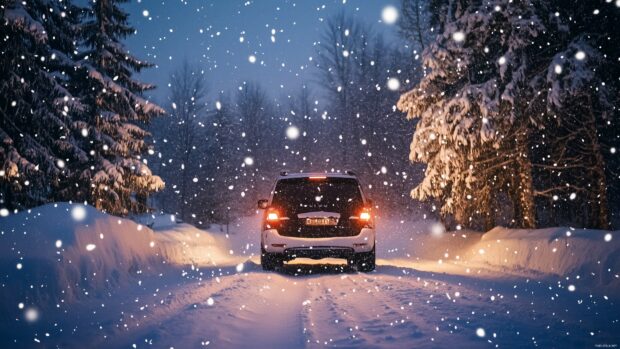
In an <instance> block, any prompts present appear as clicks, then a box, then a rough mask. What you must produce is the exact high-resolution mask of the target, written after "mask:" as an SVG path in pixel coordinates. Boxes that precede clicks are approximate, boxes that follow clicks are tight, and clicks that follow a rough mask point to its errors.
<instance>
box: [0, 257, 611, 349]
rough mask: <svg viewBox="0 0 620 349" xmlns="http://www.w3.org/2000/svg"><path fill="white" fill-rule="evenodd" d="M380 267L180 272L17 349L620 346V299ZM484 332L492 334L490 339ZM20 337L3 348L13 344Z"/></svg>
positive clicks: (90, 307)
mask: <svg viewBox="0 0 620 349" xmlns="http://www.w3.org/2000/svg"><path fill="white" fill-rule="evenodd" d="M379 264H380V265H379V266H378V268H377V271H376V272H375V273H371V274H360V273H356V272H354V271H352V270H346V269H345V270H343V268H344V266H339V265H334V264H293V265H288V266H285V269H284V270H282V271H281V272H279V273H266V272H263V271H262V270H261V269H260V266H259V265H257V264H256V263H254V262H252V261H248V262H246V263H245V264H244V270H243V271H242V272H238V271H237V270H236V268H235V267H228V268H205V269H202V270H194V271H192V272H190V273H189V274H186V275H185V276H184V277H181V276H180V275H181V274H180V273H179V274H173V275H168V276H167V275H163V276H161V277H153V278H149V279H147V280H145V281H143V282H142V283H141V285H140V286H133V287H130V288H129V289H122V290H118V292H115V294H111V295H109V296H107V297H105V299H103V300H97V301H91V302H86V303H78V304H76V305H75V306H73V307H71V308H69V309H70V310H68V311H67V312H60V313H57V314H54V315H52V316H51V318H50V317H48V318H45V317H44V318H42V320H46V321H40V322H39V323H38V324H39V325H38V326H36V328H35V327H33V325H29V326H30V331H18V332H21V333H24V334H25V336H24V337H21V338H17V340H18V342H17V343H14V344H18V343H19V345H20V346H22V347H23V345H24V344H26V345H36V346H44V347H55V346H56V345H58V346H60V347H81V346H83V345H84V343H89V344H90V345H91V346H94V347H106V348H131V347H132V346H133V345H135V346H136V347H138V348H144V347H155V348H171V347H174V348H195V347H202V346H206V347H214V348H320V347H326V346H327V347H339V348H379V347H381V348H413V347H416V348H420V347H429V348H430V347H439V346H441V347H470V348H476V347H480V348H485V347H493V346H495V345H498V346H499V347H533V346H537V345H538V346H540V347H544V348H548V347H576V348H586V347H594V346H595V345H596V344H612V345H613V344H618V338H619V337H618V336H619V335H618V334H619V333H620V324H619V323H618V317H619V316H620V315H618V309H619V308H618V306H617V303H616V301H615V300H604V299H603V298H601V297H598V296H594V295H593V296H590V295H588V294H581V293H579V292H570V293H569V292H567V291H565V290H563V291H559V290H557V288H555V287H554V285H553V284H547V283H545V282H534V281H528V280H527V279H522V278H502V277H501V276H500V275H494V274H492V273H486V274H485V273H481V274H479V275H477V276H475V277H474V276H463V275H454V274H443V273H441V274H435V273H433V272H428V271H419V270H417V269H413V268H405V267H399V266H397V265H394V264H390V262H389V261H385V260H384V261H380V263H379ZM200 273H202V281H200V280H199V278H200V277H201V276H200ZM121 294H122V297H120V296H117V295H121ZM128 295H129V296H128ZM43 316H46V315H45V314H43ZM54 324H56V325H54ZM57 324H63V325H62V326H59V325H57ZM5 329H6V328H5ZM478 329H483V330H484V337H483V338H482V337H479V336H478V335H477V331H478V332H479V334H482V331H481V330H478ZM15 333H17V332H13V333H12V335H13V337H11V334H3V338H5V339H8V338H9V337H11V338H14V337H15V335H14V334H15ZM45 333H48V334H49V337H46V335H45ZM34 338H36V339H37V340H38V341H40V342H41V343H40V344H37V343H36V342H34ZM5 344H6V343H5Z"/></svg>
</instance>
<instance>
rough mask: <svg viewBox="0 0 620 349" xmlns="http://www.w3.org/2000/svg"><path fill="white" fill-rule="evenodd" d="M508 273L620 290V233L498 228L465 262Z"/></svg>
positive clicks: (469, 254) (475, 245)
mask: <svg viewBox="0 0 620 349" xmlns="http://www.w3.org/2000/svg"><path fill="white" fill-rule="evenodd" d="M464 259H465V260H466V261H467V262H468V263H474V264H475V263H480V264H483V265H486V266H489V267H493V268H500V269H502V270H506V271H515V272H528V271H534V272H538V273H542V274H555V275H560V276H563V277H570V278H576V277H577V276H579V278H581V279H584V278H587V280H590V281H591V282H592V283H591V285H590V286H592V287H610V288H615V289H618V288H620V279H619V276H618V274H619V273H620V232H619V231H615V232H610V231H603V230H591V229H572V228H548V229H536V230H527V229H507V228H502V227H496V228H494V229H492V230H490V231H489V232H487V233H486V234H484V235H483V236H482V238H481V239H480V241H479V242H478V243H476V244H474V245H473V246H471V247H470V248H469V251H468V252H467V253H466V254H465V258H464Z"/></svg>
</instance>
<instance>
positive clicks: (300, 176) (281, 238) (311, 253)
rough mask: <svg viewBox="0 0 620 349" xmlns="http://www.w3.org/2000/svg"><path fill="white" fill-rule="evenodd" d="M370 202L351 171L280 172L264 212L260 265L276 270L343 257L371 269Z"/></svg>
mask: <svg viewBox="0 0 620 349" xmlns="http://www.w3.org/2000/svg"><path fill="white" fill-rule="evenodd" d="M371 206H372V202H371V201H370V200H369V199H368V198H366V197H365V196H364V193H363V191H362V188H361V185H360V183H359V181H358V179H357V178H356V176H355V175H354V174H353V173H352V172H346V173H294V174H287V173H281V175H280V177H279V178H278V179H277V180H276V183H275V186H274V188H273V190H272V193H271V198H270V199H268V200H259V201H258V207H259V208H260V209H264V210H265V211H264V215H263V222H262V232H261V264H262V266H263V269H264V270H274V269H275V268H277V267H280V266H282V264H283V262H284V261H289V260H292V259H295V258H312V259H321V258H343V259H346V260H347V263H348V264H349V265H350V266H352V267H354V268H356V269H357V270H358V271H364V272H368V271H372V270H374V269H375V229H374V219H373V215H372V211H371Z"/></svg>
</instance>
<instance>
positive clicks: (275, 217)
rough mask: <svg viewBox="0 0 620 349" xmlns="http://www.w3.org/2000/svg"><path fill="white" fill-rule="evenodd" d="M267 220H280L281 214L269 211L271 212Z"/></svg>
mask: <svg viewBox="0 0 620 349" xmlns="http://www.w3.org/2000/svg"><path fill="white" fill-rule="evenodd" d="M267 220H268V221H269V222H276V221H279V220H280V217H279V216H278V214H277V213H275V212H269V213H268V214H267Z"/></svg>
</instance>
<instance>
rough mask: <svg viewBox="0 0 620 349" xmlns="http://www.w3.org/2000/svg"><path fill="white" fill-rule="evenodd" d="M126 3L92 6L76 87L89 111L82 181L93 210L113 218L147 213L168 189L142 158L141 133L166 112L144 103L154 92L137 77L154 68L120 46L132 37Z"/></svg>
mask: <svg viewBox="0 0 620 349" xmlns="http://www.w3.org/2000/svg"><path fill="white" fill-rule="evenodd" d="M124 2H126V0H98V1H93V2H91V3H90V7H89V9H88V11H87V16H86V19H85V21H84V23H83V24H82V26H81V28H80V29H81V32H82V35H83V42H82V46H83V51H82V52H81V53H80V54H79V55H78V58H79V59H80V60H79V64H80V69H78V71H77V72H76V78H75V80H76V83H75V84H74V86H73V87H74V89H75V94H76V95H79V97H80V98H81V100H82V102H83V103H84V104H85V105H86V106H87V109H86V110H85V111H84V113H83V119H82V120H81V121H78V122H77V125H78V126H79V127H81V128H83V129H84V131H83V132H84V134H85V135H86V137H84V142H83V143H84V144H85V146H86V147H88V149H89V150H90V155H91V161H90V164H89V165H90V166H89V167H87V168H85V169H84V170H83V172H82V174H81V178H83V180H84V181H85V182H87V183H88V185H89V186H90V188H91V192H90V201H91V202H92V204H93V205H94V206H95V207H97V208H99V209H102V210H105V211H107V212H111V213H115V214H127V213H129V212H143V211H145V210H147V206H146V198H147V197H148V195H149V194H150V193H152V192H156V191H159V190H161V189H162V188H163V187H164V183H163V181H162V180H161V178H159V177H158V176H155V175H153V174H152V173H151V170H150V169H149V167H148V164H147V161H146V159H145V158H144V154H145V153H146V152H147V150H148V148H149V144H148V143H147V137H148V136H149V133H148V132H147V131H145V130H144V129H143V128H142V127H143V126H142V125H144V124H148V123H149V122H150V121H151V119H152V118H153V117H155V116H158V115H162V114H164V110H163V109H162V108H160V107H159V106H157V105H156V104H154V103H152V102H150V101H149V100H147V99H145V98H144V97H143V93H144V92H145V91H148V90H151V89H153V88H155V86H153V85H151V84H146V83H143V82H140V81H138V80H136V79H135V78H134V77H133V75H134V73H136V72H140V71H141V70H142V69H144V68H149V67H151V66H152V65H151V64H150V63H148V62H145V61H142V60H139V59H137V58H135V57H134V56H132V55H131V54H130V53H129V52H128V50H127V49H125V47H124V46H123V43H122V40H123V39H124V38H126V37H127V36H129V35H131V34H133V33H134V29H133V28H132V27H131V26H130V24H129V22H128V14H127V13H126V12H124V11H123V9H122V8H121V7H120V6H119V4H121V3H124Z"/></svg>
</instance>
